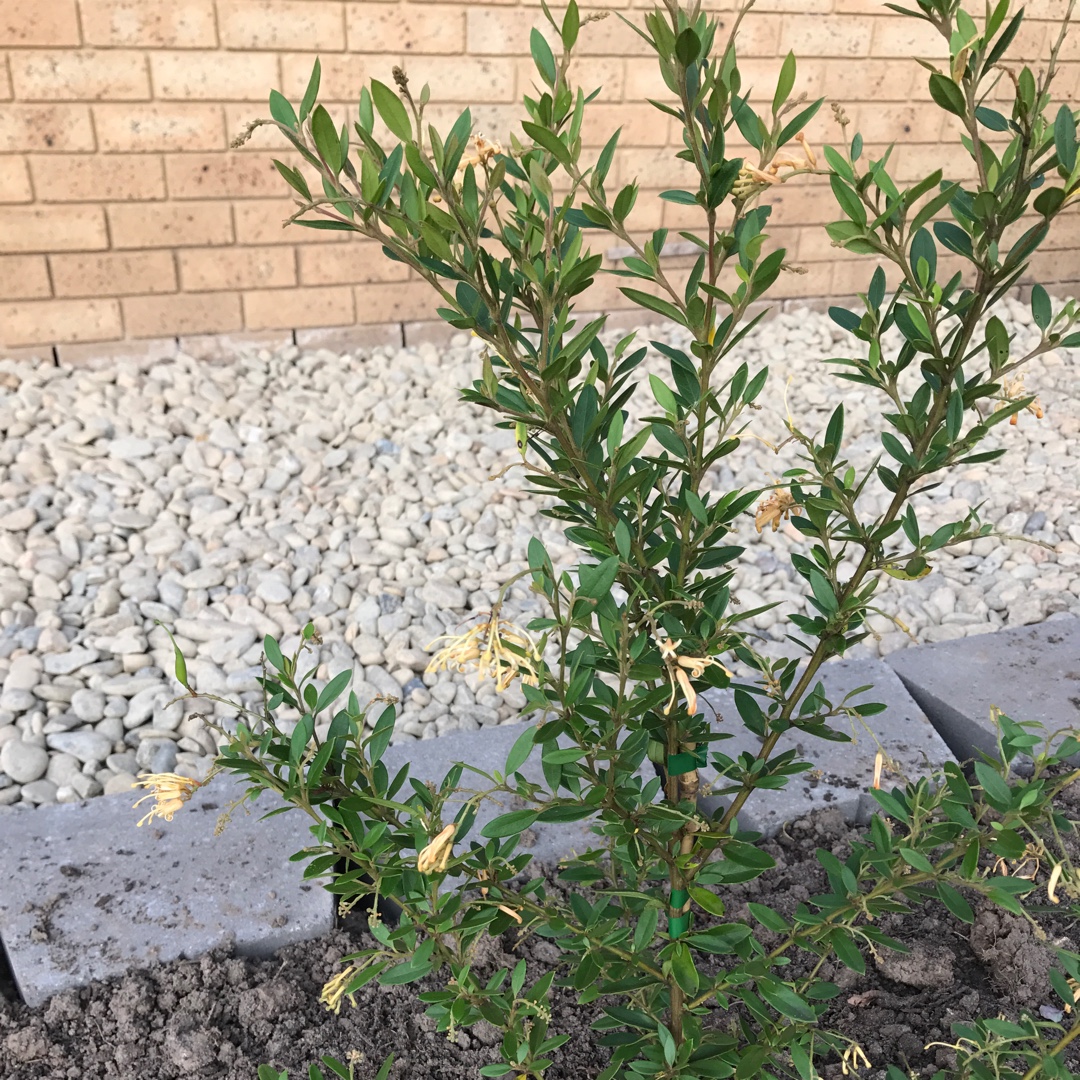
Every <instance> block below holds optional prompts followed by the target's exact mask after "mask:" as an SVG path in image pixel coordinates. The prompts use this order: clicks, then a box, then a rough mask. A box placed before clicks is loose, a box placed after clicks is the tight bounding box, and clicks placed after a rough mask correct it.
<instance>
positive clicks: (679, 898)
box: [668, 889, 690, 941]
mask: <svg viewBox="0 0 1080 1080" xmlns="http://www.w3.org/2000/svg"><path fill="white" fill-rule="evenodd" d="M689 901H690V894H689V893H688V892H687V891H686V890H685V889H672V890H671V910H672V911H678V910H679V909H680V908H681V907H683V906H684V905H685V904H687V903H689ZM689 929H690V912H689V911H687V912H684V913H683V914H681V915H670V914H669V915H668V937H670V938H671V939H672V941H674V940H675V938H677V937H682V935H683V934H685V933H686V931H687V930H689Z"/></svg>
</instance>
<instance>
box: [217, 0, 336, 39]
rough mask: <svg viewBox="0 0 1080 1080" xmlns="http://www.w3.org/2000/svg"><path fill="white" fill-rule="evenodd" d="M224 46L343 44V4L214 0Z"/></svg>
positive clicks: (306, 0)
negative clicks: (216, 1) (216, 2)
mask: <svg viewBox="0 0 1080 1080" xmlns="http://www.w3.org/2000/svg"><path fill="white" fill-rule="evenodd" d="M217 11H218V31H219V33H220V34H221V43H222V45H224V46H225V47H226V48H227V49H319V50H325V51H326V52H341V51H342V50H343V49H344V48H345V18H344V5H343V4H342V3H339V2H336V0H218V5H217Z"/></svg>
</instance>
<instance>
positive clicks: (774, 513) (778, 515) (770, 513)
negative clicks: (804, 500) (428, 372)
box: [754, 490, 802, 532]
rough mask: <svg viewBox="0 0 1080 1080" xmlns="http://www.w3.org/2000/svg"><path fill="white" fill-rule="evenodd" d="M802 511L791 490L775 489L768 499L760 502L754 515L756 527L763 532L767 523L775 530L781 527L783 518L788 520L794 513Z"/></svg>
mask: <svg viewBox="0 0 1080 1080" xmlns="http://www.w3.org/2000/svg"><path fill="white" fill-rule="evenodd" d="M800 513H802V508H801V507H799V506H796V505H795V499H794V498H793V497H792V494H791V492H790V491H784V490H781V491H774V492H773V493H772V494H771V495H770V496H769V497H768V498H767V499H763V500H762V501H761V502H760V503H758V508H757V513H756V514H755V515H754V528H755V529H757V531H758V532H761V530H762V529H764V528H765V526H766V525H772V530H773V532H776V530H777V529H779V528H780V522H781V520H784V521H786V520H788V519H789V518H790V516H791V515H792V514H800Z"/></svg>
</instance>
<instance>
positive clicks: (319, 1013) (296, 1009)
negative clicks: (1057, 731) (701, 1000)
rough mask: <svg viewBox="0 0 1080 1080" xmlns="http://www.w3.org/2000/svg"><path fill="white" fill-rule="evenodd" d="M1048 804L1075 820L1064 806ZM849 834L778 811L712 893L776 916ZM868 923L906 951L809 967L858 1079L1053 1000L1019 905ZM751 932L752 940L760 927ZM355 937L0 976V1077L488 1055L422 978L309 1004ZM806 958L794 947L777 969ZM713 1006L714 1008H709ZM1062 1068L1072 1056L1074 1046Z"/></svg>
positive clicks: (418, 1062) (136, 1079)
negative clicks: (96, 976)
mask: <svg viewBox="0 0 1080 1080" xmlns="http://www.w3.org/2000/svg"><path fill="white" fill-rule="evenodd" d="M1066 812H1067V813H1069V815H1070V816H1077V815H1076V812H1075V808H1074V807H1071V806H1070V807H1068V808H1067V810H1066ZM857 836H858V831H857V830H853V829H852V828H850V827H849V826H848V825H846V824H845V823H844V821H843V820H842V818H841V817H840V815H839V813H838V812H837V811H833V810H829V811H824V812H821V813H817V814H814V815H812V816H810V817H807V818H804V819H801V820H799V821H797V822H794V823H793V824H792V825H791V826H790V827H789V829H788V830H787V833H786V834H782V835H781V836H780V837H778V838H777V839H776V840H773V841H768V842H766V843H764V844H763V846H764V847H765V848H766V849H767V850H768V851H769V852H770V854H771V855H772V856H773V857H774V858H775V859H776V860H777V864H778V865H777V869H776V870H775V871H774V872H772V873H769V874H766V875H765V876H764V877H763V878H760V879H758V880H757V881H754V882H749V883H747V884H745V885H740V886H736V887H733V888H731V889H730V890H729V892H728V893H727V894H725V897H724V898H725V902H726V903H727V907H728V911H727V915H726V916H725V919H726V920H730V919H732V918H741V917H743V916H745V915H746V914H747V911H746V908H745V906H744V905H745V904H746V902H747V901H752V900H761V901H763V902H767V903H768V904H769V905H770V906H772V907H774V908H776V909H777V910H778V911H780V912H781V913H782V914H786V915H790V914H791V913H792V912H793V911H794V909H795V906H796V904H798V903H799V902H800V901H806V900H807V899H808V898H809V897H810V896H812V895H815V894H817V893H821V892H823V891H825V890H826V888H827V884H826V880H825V874H824V871H823V870H822V869H821V867H820V865H819V864H818V862H817V860H816V859H815V857H814V851H815V849H816V848H818V847H824V848H827V849H829V850H831V851H832V852H833V853H834V854H836V855H837V856H839V857H840V858H841V859H842V858H845V857H846V856H847V855H848V854H849V851H850V848H849V845H850V843H851V841H852V840H853V839H855V838H857ZM1043 876H1045V875H1041V876H1040V880H1041V878H1042V877H1043ZM555 888H557V886H555ZM1063 907H1064V905H1063ZM1041 921H1042V925H1043V926H1044V928H1045V929H1046V930H1047V933H1048V934H1049V937H1050V940H1051V942H1053V943H1054V944H1057V945H1059V946H1061V947H1064V948H1067V949H1071V950H1075V949H1076V948H1077V945H1078V943H1080V931H1078V930H1077V927H1076V925H1075V921H1074V920H1072V919H1070V918H1068V912H1060V913H1059V912H1058V911H1054V912H1052V913H1050V914H1048V915H1046V916H1044V917H1041ZM878 925H879V927H880V929H882V930H883V931H884V932H885V933H887V934H890V935H891V936H893V937H895V938H897V939H899V940H900V941H902V942H905V943H906V944H907V945H908V946H909V947H910V948H911V953H910V954H908V955H904V954H896V953H883V954H882V955H881V956H880V957H879V958H877V960H868V964H867V973H866V975H864V976H858V975H855V974H854V973H852V972H851V971H848V970H847V969H845V968H843V967H841V966H840V965H838V964H837V965H832V964H827V965H826V966H825V968H824V969H823V971H822V976H823V977H824V978H828V979H831V980H832V981H834V982H836V983H837V984H838V985H839V986H840V987H841V989H842V993H841V994H840V996H839V997H837V998H836V999H834V1001H833V1003H832V1006H831V1008H830V1010H829V1013H828V1014H827V1016H826V1018H825V1023H826V1024H827V1026H828V1027H829V1028H831V1029H835V1030H839V1031H842V1032H843V1033H845V1034H846V1035H847V1036H849V1037H851V1038H854V1039H857V1040H858V1041H859V1042H860V1043H861V1045H862V1046H863V1048H864V1049H865V1051H866V1053H867V1056H868V1057H869V1059H870V1061H871V1062H872V1063H873V1068H872V1069H871V1070H870V1071H869V1072H865V1071H864V1072H862V1073H861V1074H860V1075H861V1076H862V1077H863V1078H864V1080H866V1078H872V1080H876V1078H879V1077H883V1076H884V1074H885V1072H884V1066H885V1065H886V1064H890V1063H892V1064H895V1065H898V1066H900V1067H901V1068H903V1069H905V1070H909V1069H910V1070H911V1071H912V1072H913V1073H914V1074H915V1075H916V1076H930V1075H932V1074H933V1073H934V1072H935V1071H936V1070H937V1069H939V1068H945V1069H947V1070H948V1069H951V1068H952V1066H953V1064H954V1055H953V1052H952V1051H950V1050H948V1049H945V1048H942V1047H930V1048H928V1049H927V1044H929V1043H933V1042H939V1041H946V1042H950V1041H954V1040H953V1038H952V1037H951V1035H950V1030H949V1025H950V1024H951V1023H953V1022H955V1021H972V1020H975V1019H979V1018H983V1017H995V1016H998V1015H1004V1016H1005V1017H1006V1018H1008V1019H1017V1018H1018V1017H1019V1015H1020V1012H1021V1010H1024V1009H1027V1010H1030V1011H1033V1012H1037V1010H1038V1008H1039V1006H1040V1005H1053V1004H1055V999H1054V995H1053V992H1052V990H1051V989H1050V986H1049V983H1048V981H1047V971H1048V970H1049V967H1050V966H1051V964H1052V963H1053V956H1052V953H1051V951H1050V949H1049V948H1048V946H1046V945H1044V944H1041V943H1040V942H1038V941H1037V940H1036V939H1035V936H1034V934H1033V933H1032V931H1031V929H1030V928H1029V926H1028V924H1027V923H1026V922H1025V921H1023V920H1021V919H1019V918H1016V917H1014V916H1011V915H1008V914H1006V913H1003V912H1000V911H998V910H997V909H994V908H991V907H988V906H977V907H976V921H975V923H974V925H973V926H966V925H964V924H963V923H961V922H959V921H958V920H956V919H954V918H953V917H952V916H951V915H950V914H949V913H948V912H947V911H946V910H945V909H944V908H943V907H941V906H940V905H938V904H934V903H927V904H926V905H923V906H922V907H918V908H915V909H913V910H912V911H911V912H910V913H908V914H905V915H893V916H889V917H886V918H882V919H880V920H879V921H878ZM513 938H514V934H513V933H512V932H511V933H510V934H508V935H507V936H506V937H505V938H504V939H503V940H501V941H493V942H488V943H487V948H486V949H485V950H484V951H483V953H482V954H481V955H480V956H478V957H477V963H476V968H477V970H478V972H479V973H481V974H484V973H491V972H493V971H495V970H497V968H498V967H500V966H509V967H511V968H512V967H513V965H514V964H515V963H516V962H517V960H518V959H519V958H520V957H522V956H524V957H525V958H526V959H527V960H528V961H529V982H530V983H531V982H532V980H533V979H534V978H537V977H539V975H540V974H541V972H542V971H543V970H545V966H546V965H550V964H551V963H552V962H553V961H555V960H556V959H557V957H558V953H557V951H556V949H555V947H554V946H553V945H552V944H551V943H550V942H546V941H544V940H542V939H539V938H530V939H528V940H526V941H524V942H521V943H517V942H515V941H514V940H513ZM762 938H763V940H764V941H766V942H768V940H769V934H768V932H767V931H762ZM370 942H371V939H370V935H369V934H368V932H367V929H366V925H365V923H364V921H363V920H361V919H357V918H356V917H355V916H353V917H351V918H350V920H348V921H347V923H346V924H345V925H343V926H342V927H339V928H338V929H337V930H335V931H334V932H333V933H331V934H329V935H327V936H326V937H323V938H320V939H318V940H315V941H311V942H307V943H305V944H302V945H296V946H292V947H290V948H287V949H283V950H282V951H281V952H280V953H278V954H277V956H276V957H275V958H274V959H272V960H264V961H256V960H250V959H237V958H234V957H231V956H229V955H228V954H227V953H226V952H224V951H219V952H215V953H211V954H210V955H208V956H206V957H203V958H202V959H201V960H193V961H181V962H177V963H172V964H162V965H157V966H154V967H151V968H148V969H147V970H145V971H137V972H132V973H131V974H129V975H127V976H125V977H124V978H122V979H119V980H115V981H112V982H106V983H95V984H93V985H91V986H88V987H86V988H84V989H82V990H77V991H70V992H67V993H63V994H59V995H57V996H56V997H54V998H53V999H52V1000H51V1001H50V1002H49V1003H48V1004H47V1005H45V1006H43V1007H41V1008H38V1009H27V1008H26V1007H25V1006H23V1005H22V1004H21V1003H19V1002H18V1001H17V999H16V997H15V992H14V987H13V986H12V984H11V982H10V977H9V978H8V979H7V980H6V981H5V980H4V979H2V978H0V1077H3V1080H60V1078H71V1080H174V1078H176V1080H179V1078H181V1077H183V1078H186V1080H191V1078H196V1080H201V1078H205V1080H211V1078H213V1080H254V1077H255V1074H256V1070H257V1068H258V1066H259V1064H261V1063H263V1062H269V1063H272V1064H273V1065H275V1066H276V1067H277V1068H279V1069H284V1068H287V1069H288V1070H289V1073H290V1077H291V1078H292V1080H300V1078H302V1077H306V1076H307V1066H308V1065H309V1064H310V1063H312V1062H317V1061H318V1060H319V1057H320V1056H321V1055H322V1054H332V1055H334V1056H335V1057H337V1058H339V1059H340V1060H342V1061H345V1060H347V1059H348V1058H349V1055H350V1053H352V1054H354V1055H356V1054H360V1055H363V1057H362V1060H361V1061H360V1063H359V1064H358V1065H357V1067H356V1080H370V1078H371V1077H373V1076H374V1075H375V1072H376V1071H377V1069H378V1066H379V1064H380V1063H381V1062H382V1060H383V1059H384V1058H385V1057H386V1055H387V1054H389V1053H390V1052H391V1051H393V1052H394V1054H395V1058H396V1063H395V1066H394V1069H393V1071H392V1072H391V1077H392V1078H394V1080H420V1078H423V1080H466V1078H468V1080H472V1078H474V1077H476V1076H477V1073H478V1069H479V1068H480V1067H481V1066H482V1065H485V1064H488V1063H490V1062H492V1061H495V1060H497V1046H498V1043H499V1033H498V1032H497V1031H496V1030H495V1029H494V1028H492V1027H491V1026H490V1025H487V1024H486V1023H481V1024H480V1025H478V1026H477V1027H475V1028H472V1029H470V1030H467V1031H461V1032H458V1033H457V1034H456V1036H455V1038H454V1041H453V1042H450V1041H448V1039H447V1037H446V1035H445V1034H441V1035H440V1034H438V1033H437V1032H435V1031H434V1023H433V1021H431V1020H429V1019H428V1018H427V1017H425V1016H424V1015H423V1006H421V1005H420V1004H419V1003H418V1002H417V1001H416V1000H415V994H416V993H417V992H418V991H419V990H430V989H441V988H442V983H441V982H440V981H439V980H437V979H432V980H426V981H425V982H423V983H418V984H413V985H411V986H401V987H397V986H395V987H386V988H380V987H377V986H374V985H372V984H369V986H367V987H365V988H364V989H363V990H362V991H361V992H360V993H359V994H358V995H357V1007H356V1008H350V1007H349V1005H348V1004H347V1003H346V1004H344V1005H343V1006H342V1010H341V1014H340V1016H335V1015H333V1014H332V1013H329V1012H328V1011H327V1010H326V1009H325V1008H324V1007H323V1006H321V1005H320V1004H319V1003H318V995H319V991H320V989H321V987H322V985H323V983H324V982H326V980H327V979H328V978H330V977H331V976H332V975H334V974H335V973H336V972H337V971H338V970H339V967H338V965H337V961H338V960H339V959H340V958H341V957H342V956H344V955H345V954H347V953H349V952H352V951H355V950H356V949H358V948H362V947H364V946H365V945H367V944H370ZM807 967H808V965H807V964H805V962H804V958H803V957H802V956H801V955H799V954H796V955H795V956H794V957H793V964H792V967H791V968H790V969H789V970H790V971H791V972H792V973H797V972H798V971H800V970H805V969H806V968H807ZM552 1007H553V1020H552V1025H551V1033H552V1034H558V1033H562V1032H566V1033H569V1034H570V1035H571V1036H572V1037H571V1040H570V1042H568V1043H567V1044H566V1046H564V1047H563V1048H562V1050H561V1051H559V1052H558V1053H557V1055H556V1065H555V1066H554V1067H553V1068H552V1069H551V1070H550V1071H549V1073H548V1076H549V1077H550V1080H571V1078H573V1080H587V1078H588V1077H591V1076H595V1075H596V1074H597V1073H598V1072H599V1071H600V1070H601V1069H602V1068H603V1065H604V1063H605V1062H606V1060H607V1051H606V1050H605V1049H604V1048H603V1047H600V1046H598V1045H597V1042H596V1039H595V1037H594V1035H593V1033H592V1032H590V1030H589V1024H590V1023H591V1021H592V1020H593V1019H594V1017H595V1014H594V1012H593V1011H592V1008H591V1007H590V1008H588V1009H579V1008H578V1007H577V1006H576V1005H575V1003H574V998H573V995H572V994H571V993H568V992H566V991H556V992H555V993H554V994H553V996H552ZM724 1020H725V1018H724V1017H723V1015H722V1014H720V1013H717V1016H716V1022H717V1023H723V1022H724ZM1066 1064H1067V1065H1069V1066H1071V1067H1072V1068H1078V1067H1080V1061H1078V1060H1076V1059H1073V1060H1070V1061H1067V1063H1066ZM818 1067H819V1070H820V1071H821V1073H822V1076H823V1077H824V1078H825V1080H833V1078H834V1077H837V1078H839V1077H840V1076H841V1068H840V1063H839V1061H837V1060H835V1058H834V1059H832V1060H830V1061H826V1062H819V1063H818Z"/></svg>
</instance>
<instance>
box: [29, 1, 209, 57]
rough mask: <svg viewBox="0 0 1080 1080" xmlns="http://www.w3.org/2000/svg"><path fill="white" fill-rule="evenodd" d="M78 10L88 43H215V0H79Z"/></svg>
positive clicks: (162, 46) (197, 46) (160, 45)
mask: <svg viewBox="0 0 1080 1080" xmlns="http://www.w3.org/2000/svg"><path fill="white" fill-rule="evenodd" d="M48 2H50V3H51V2H52V0H48ZM79 10H80V13H81V14H82V26H83V33H84V34H85V36H86V41H87V43H88V44H90V45H120V46H127V47H129V48H130V47H131V46H133V45H134V46H139V45H144V46H147V47H149V48H152V49H205V48H213V47H214V46H215V45H217V31H216V30H215V28H214V0H80V5H79Z"/></svg>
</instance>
